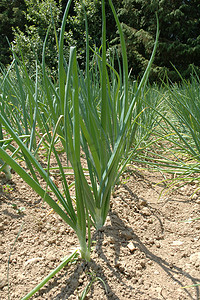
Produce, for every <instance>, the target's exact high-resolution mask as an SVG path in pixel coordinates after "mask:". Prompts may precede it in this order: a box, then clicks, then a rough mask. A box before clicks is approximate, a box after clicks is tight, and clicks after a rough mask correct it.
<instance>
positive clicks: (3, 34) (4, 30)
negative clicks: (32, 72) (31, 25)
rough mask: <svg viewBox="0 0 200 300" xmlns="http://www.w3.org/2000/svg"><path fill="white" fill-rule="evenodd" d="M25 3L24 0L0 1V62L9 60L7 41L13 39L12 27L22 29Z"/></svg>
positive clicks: (5, 62)
mask: <svg viewBox="0 0 200 300" xmlns="http://www.w3.org/2000/svg"><path fill="white" fill-rule="evenodd" d="M24 10H26V5H25V3H24V0H13V1H7V0H1V1H0V41H1V46H0V62H1V63H2V64H4V65H6V64H8V63H9V62H10V55H11V51H10V50H9V44H8V41H9V42H10V43H11V42H12V41H13V29H12V28H13V27H19V28H20V29H21V30H24V25H25V22H26V20H25V16H24Z"/></svg>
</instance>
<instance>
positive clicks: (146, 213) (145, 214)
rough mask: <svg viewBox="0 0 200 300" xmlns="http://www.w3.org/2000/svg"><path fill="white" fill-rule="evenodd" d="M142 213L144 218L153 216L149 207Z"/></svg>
mask: <svg viewBox="0 0 200 300" xmlns="http://www.w3.org/2000/svg"><path fill="white" fill-rule="evenodd" d="M141 213H142V214H143V215H144V216H150V215H151V212H150V211H149V209H148V208H147V207H144V208H143V209H142V210H141Z"/></svg>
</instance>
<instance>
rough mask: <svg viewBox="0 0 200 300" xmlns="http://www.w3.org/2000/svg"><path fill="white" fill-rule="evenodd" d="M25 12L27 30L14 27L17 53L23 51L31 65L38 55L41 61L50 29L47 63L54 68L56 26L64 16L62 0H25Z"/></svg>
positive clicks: (14, 43)
mask: <svg viewBox="0 0 200 300" xmlns="http://www.w3.org/2000/svg"><path fill="white" fill-rule="evenodd" d="M24 1H25V4H26V10H25V12H24V14H25V17H26V20H27V23H26V25H25V30H24V31H22V30H20V29H19V28H18V27H17V28H15V29H14V42H13V48H14V51H15V52H16V53H17V54H20V53H22V54H23V57H24V60H25V63H26V64H27V65H28V66H29V67H30V66H32V64H33V62H34V61H35V59H36V57H37V58H38V59H39V61H41V59H42V49H43V43H44V40H45V37H46V34H47V31H48V29H49V33H48V40H47V46H46V52H45V54H46V57H45V59H46V63H47V65H49V66H51V67H52V68H53V67H54V66H55V65H56V63H57V44H56V30H55V29H56V28H58V27H59V24H60V19H61V17H62V7H61V1H58V3H57V2H56V1H55V0H45V1H39V0H24Z"/></svg>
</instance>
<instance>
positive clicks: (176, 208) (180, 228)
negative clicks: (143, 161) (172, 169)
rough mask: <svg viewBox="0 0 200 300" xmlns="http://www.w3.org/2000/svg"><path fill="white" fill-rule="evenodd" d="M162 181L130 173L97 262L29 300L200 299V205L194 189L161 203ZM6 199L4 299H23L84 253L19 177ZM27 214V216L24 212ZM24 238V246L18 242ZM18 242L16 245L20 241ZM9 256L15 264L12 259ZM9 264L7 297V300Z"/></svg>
mask: <svg viewBox="0 0 200 300" xmlns="http://www.w3.org/2000/svg"><path fill="white" fill-rule="evenodd" d="M162 179H163V178H162V176H161V175H160V174H159V173H154V172H151V171H147V170H139V171H138V170H136V169H135V168H132V169H129V171H128V172H126V173H125V174H124V176H123V178H121V184H120V185H118V186H116V188H115V191H114V193H113V196H112V200H111V210H110V213H109V215H108V217H107V221H106V223H105V226H104V227H103V228H102V229H100V230H99V231H98V232H94V233H93V235H92V240H93V243H92V253H91V262H89V263H85V262H84V261H80V260H78V261H76V262H74V263H73V264H70V265H69V266H67V267H65V268H64V269H62V270H61V271H60V272H59V273H57V275H56V276H55V277H54V278H52V279H51V280H50V281H49V282H48V283H47V284H46V285H45V286H44V287H43V288H42V289H41V290H40V292H39V293H36V294H35V295H34V296H33V297H32V298H31V299H38V300H39V299H41V300H44V299H48V300H50V299H54V300H56V299H62V300H64V299H70V300H72V299H78V295H79V296H81V293H82V292H83V290H84V288H85V287H86V285H87V284H88V283H90V282H91V283H92V282H93V280H94V282H93V284H92V285H91V290H90V291H89V293H88V295H87V297H86V299H113V300H114V299H120V300H122V299H124V300H125V299H134V300H143V299H146V300H149V299H155V300H156V299H167V300H174V299H177V300H178V299H196V300H198V299H200V292H199V287H198V286H197V287H190V288H187V289H183V287H184V286H188V285H193V284H198V283H200V220H196V221H192V222H182V221H185V220H188V219H193V218H197V217H199V216H200V198H199V195H198V193H196V194H194V196H193V198H191V195H192V194H193V192H194V191H195V188H196V186H195V184H193V185H185V186H184V187H182V188H180V189H179V190H177V191H174V192H171V193H168V194H166V195H164V194H163V196H162V197H161V198H160V199H159V195H160V192H161V191H162V189H163V187H164V186H163V185H162V184H158V185H156V183H159V182H160V181H161V180H162ZM0 181H1V187H2V188H1V192H0V230H1V240H0V253H1V267H0V268H1V272H0V279H1V281H0V299H8V295H10V299H12V300H14V299H20V298H21V297H23V296H25V295H26V294H27V293H28V292H29V291H30V290H31V289H33V288H34V287H35V286H36V285H37V284H38V283H39V282H40V281H41V280H42V279H43V278H44V277H45V276H47V275H48V274H49V273H50V272H51V271H52V270H53V269H54V268H55V267H56V266H58V265H59V263H60V262H61V260H62V258H63V257H64V256H66V255H69V254H70V253H72V251H73V250H74V249H75V248H76V247H77V246H78V240H77V237H76V235H75V234H74V233H73V230H72V229H71V228H70V227H69V226H67V225H66V224H65V223H64V222H63V221H62V220H61V218H60V217H59V216H58V215H56V214H54V213H53V212H51V208H50V207H48V206H47V204H46V203H43V201H42V199H41V198H40V197H38V196H37V195H36V193H34V192H33V191H32V190H31V189H30V187H28V186H27V184H26V183H24V182H23V180H22V179H21V178H20V177H19V176H18V175H17V174H13V179H12V181H11V182H6V181H5V177H4V175H3V174H2V176H1V178H0ZM22 208H24V210H23V209H22ZM17 236H18V238H17ZM16 239H17V240H16ZM9 256H10V259H9ZM8 259H9V293H8V280H7V271H8Z"/></svg>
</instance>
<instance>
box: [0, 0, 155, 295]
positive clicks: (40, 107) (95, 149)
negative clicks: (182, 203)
mask: <svg viewBox="0 0 200 300" xmlns="http://www.w3.org/2000/svg"><path fill="white" fill-rule="evenodd" d="M71 2H72V0H69V1H68V4H67V6H66V10H65V13H64V16H63V20H62V26H61V31H60V37H59V44H58V59H59V62H58V85H57V86H56V84H54V83H53V82H52V80H51V77H50V76H49V75H48V74H47V72H46V68H45V44H46V40H47V38H48V34H47V36H46V39H45V41H44V47H43V60H42V64H41V67H42V78H40V79H38V77H39V75H38V73H37V71H36V79H35V89H34V90H35V92H34V94H33V95H34V96H33V98H32V99H33V108H35V110H34V122H33V123H30V124H32V126H33V127H32V130H31V131H29V134H28V136H29V143H28V144H27V143H26V142H24V140H23V138H22V137H21V131H20V132H19V130H17V128H16V127H15V128H14V129H13V127H12V125H11V123H10V116H9V115H7V114H6V110H5V109H4V108H3V107H2V106H0V108H1V111H0V123H1V124H2V126H3V128H4V130H5V131H6V132H7V133H8V134H9V136H10V139H12V140H13V141H14V142H15V143H14V144H15V145H17V146H16V150H17V151H18V152H19V155H20V157H23V158H24V161H25V162H26V168H23V167H22V166H21V165H20V163H19V162H18V161H17V159H16V158H17V157H16V156H10V155H9V153H8V152H7V151H6V149H5V148H4V147H0V158H1V159H2V161H3V162H5V163H6V164H7V165H9V166H11V168H12V169H14V170H15V171H16V172H17V173H18V174H19V175H20V176H21V177H22V178H23V179H24V181H25V182H26V183H27V184H28V185H29V186H30V187H32V188H33V189H34V190H35V191H36V192H37V193H38V195H40V196H41V197H42V198H43V199H44V200H45V201H46V202H47V203H48V204H49V205H50V206H51V207H52V208H53V210H54V211H55V212H56V213H58V214H59V215H60V217H61V218H62V219H63V220H64V221H65V222H66V223H67V224H68V225H69V226H71V228H73V230H74V231H75V233H76V234H77V237H78V240H79V244H80V254H81V258H83V259H85V260H86V261H89V260H90V243H91V233H90V232H91V226H94V227H95V228H96V229H97V230H98V229H99V228H101V227H102V226H103V225H104V223H105V220H106V217H107V214H108V212H109V206H110V197H111V191H112V188H113V186H114V184H115V182H116V180H117V179H118V177H119V174H120V172H121V171H122V169H123V167H124V165H125V164H126V163H127V161H128V159H127V158H126V159H124V160H122V158H123V157H124V155H126V156H127V157H128V158H129V157H130V155H129V151H130V149H131V147H132V141H133V140H134V139H135V135H136V133H137V126H138V122H137V120H138V119H139V118H140V116H141V114H142V110H140V107H141V103H140V101H141V97H140V95H141V92H142V90H143V89H144V87H145V85H146V82H147V79H148V76H149V72H150V68H151V65H152V62H153V58H154V56H155V51H156V46H157V42H158V27H157V36H156V41H155V46H154V49H153V52H152V55H151V58H150V61H149V64H148V66H147V69H146V71H145V73H144V75H143V78H142V79H141V82H140V84H139V85H138V87H137V89H136V90H135V93H134V94H133V95H131V94H130V89H129V86H128V64H127V55H126V49H125V41H124V37H123V33H122V28H121V26H120V22H119V20H118V17H117V14H116V11H115V9H114V6H113V4H112V1H111V0H109V4H110V7H111V9H112V12H113V16H114V18H115V21H116V24H117V28H118V31H119V34H120V41H121V49H122V58H123V62H122V69H123V72H122V76H120V75H119V74H118V73H117V71H116V70H115V69H114V67H113V65H112V63H110V64H109V62H108V61H107V55H106V51H107V48H106V14H105V1H102V47H101V49H100V50H99V51H96V50H94V58H93V61H92V63H91V64H90V62H89V57H90V55H89V50H90V48H89V41H88V40H89V39H88V26H87V20H86V35H87V39H86V69H85V72H84V73H83V72H82V71H81V70H80V69H79V67H78V63H77V57H76V48H75V47H71V48H70V55H69V61H68V62H66V61H65V58H64V54H63V44H64V33H65V25H66V20H67V16H68V12H69V8H70V5H71ZM91 66H92V67H91ZM18 80H20V78H18ZM38 82H42V86H41V90H40V93H38V92H37V88H38ZM29 84H30V83H29V80H27V85H29ZM25 85H26V81H25ZM28 88H29V86H27V90H28ZM38 97H41V99H40V98H38ZM26 109H27V110H28V109H30V107H27V106H26ZM26 113H27V115H29V112H26ZM31 115H32V114H31ZM21 124H23V122H20V125H21ZM24 126H25V124H24ZM36 129H37V131H38V132H40V133H41V134H42V137H41V138H40V140H39V142H38V144H41V142H42V141H46V143H48V145H49V149H48V163H47V168H46V169H45V168H43V167H42V165H41V164H40V162H39V158H38V157H37V156H35V150H34V149H35V148H34V147H30V144H31V145H33V141H36V140H35V131H36ZM25 133H28V132H26V131H25ZM39 136H40V135H38V137H39ZM31 141H32V142H31ZM58 141H60V143H61V144H62V148H63V151H64V153H65V155H66V159H67V160H68V161H69V162H70V166H71V169H72V170H73V175H74V179H75V200H74V199H73V198H72V195H71V194H70V186H69V185H68V183H67V179H66V174H65V167H64V166H63V165H62V163H61V160H60V156H59V151H58V150H57V147H56V144H57V142H58ZM138 145H139V142H138V143H137V145H135V147H134V150H132V152H133V151H136V149H137V146H138ZM35 147H36V149H38V146H37V145H36V146H35ZM52 154H54V157H55V159H56V161H57V169H58V171H59V174H60V180H61V182H62V187H63V189H62V190H60V189H59V188H58V187H57V185H56V184H55V182H54V181H53V180H52V178H51V166H50V159H51V156H52ZM81 155H83V156H84V158H85V160H86V162H87V174H86V172H85V169H84V166H83V165H82V161H81ZM27 169H28V170H27ZM41 178H42V179H43V180H44V181H45V182H46V188H43V187H42V186H41V185H40V179H41ZM88 178H89V180H88ZM49 190H50V191H51V194H50V193H49ZM52 194H54V196H51V195H52ZM55 199H56V200H55ZM87 241H88V242H87ZM74 255H75V254H74ZM67 262H68V259H66V263H67ZM62 266H63V265H62ZM62 266H61V267H62ZM55 270H56V271H55ZM55 270H54V271H53V275H54V274H55V272H57V271H59V270H60V266H59V267H57V268H56V269H55ZM53 275H52V276H53ZM52 276H49V277H48V278H46V279H45V280H44V281H43V282H42V283H41V284H40V285H39V286H38V287H36V288H35V289H34V291H32V292H31V293H29V294H28V295H27V296H26V297H24V298H23V299H28V298H29V297H31V295H33V293H35V292H36V291H37V290H38V289H39V288H40V287H41V286H42V285H44V284H45V283H46V282H47V280H49V279H50V278H51V277H52Z"/></svg>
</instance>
